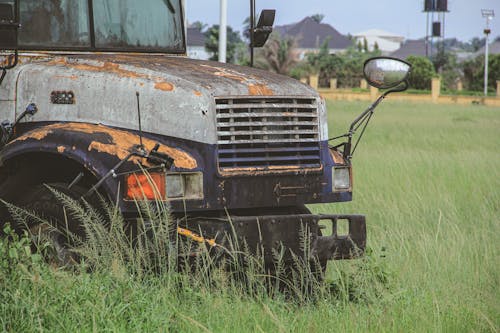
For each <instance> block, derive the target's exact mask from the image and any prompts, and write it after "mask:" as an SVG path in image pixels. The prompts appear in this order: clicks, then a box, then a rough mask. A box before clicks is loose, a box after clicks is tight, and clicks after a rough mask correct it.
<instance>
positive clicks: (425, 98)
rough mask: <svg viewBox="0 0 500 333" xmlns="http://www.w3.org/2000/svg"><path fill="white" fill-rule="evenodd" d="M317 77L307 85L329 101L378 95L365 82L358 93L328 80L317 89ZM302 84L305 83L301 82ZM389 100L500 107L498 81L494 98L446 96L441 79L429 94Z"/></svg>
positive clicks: (369, 98) (312, 78) (394, 97)
mask: <svg viewBox="0 0 500 333" xmlns="http://www.w3.org/2000/svg"><path fill="white" fill-rule="evenodd" d="M318 81H319V80H318V76H317V75H312V76H310V77H309V84H310V85H311V87H313V88H314V89H316V90H318V92H319V93H320V94H321V96H323V97H324V98H326V99H331V100H347V101H353V100H360V101H365V100H366V101H370V100H373V99H375V98H376V97H377V96H378V95H379V91H378V89H377V88H374V87H368V85H367V83H366V81H365V80H361V82H360V91H353V90H351V89H337V80H336V79H331V80H330V88H319V87H318ZM302 82H307V80H303V81H302ZM391 100H401V101H413V102H429V103H443V104H464V105H467V104H482V105H487V106H498V107H500V81H497V91H496V96H494V97H490V96H488V97H486V96H464V95H446V94H442V93H441V79H439V78H434V79H432V89H431V93H430V94H410V93H399V94H395V95H393V96H391Z"/></svg>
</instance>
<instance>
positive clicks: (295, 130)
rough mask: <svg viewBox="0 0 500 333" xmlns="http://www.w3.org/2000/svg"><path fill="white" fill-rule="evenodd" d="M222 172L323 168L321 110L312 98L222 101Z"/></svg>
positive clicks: (218, 106)
mask: <svg viewBox="0 0 500 333" xmlns="http://www.w3.org/2000/svg"><path fill="white" fill-rule="evenodd" d="M216 109H217V116H216V119H217V144H218V147H217V148H218V163H219V169H220V170H221V171H226V172H238V171H239V170H242V169H244V170H245V171H247V170H249V169H250V170H259V171H265V172H273V171H274V170H287V169H290V170H297V168H304V169H311V168H319V167H321V161H320V148H319V124H318V107H317V102H316V100H315V99H313V98H286V97H285V98H274V97H272V98H250V97H249V98H219V99H216Z"/></svg>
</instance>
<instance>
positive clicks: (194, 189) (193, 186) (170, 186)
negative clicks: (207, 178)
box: [166, 172, 203, 199]
mask: <svg viewBox="0 0 500 333" xmlns="http://www.w3.org/2000/svg"><path fill="white" fill-rule="evenodd" d="M166 183H167V191H166V192H167V199H181V198H182V199H203V174H202V173H201V172H196V173H169V174H167V177H166Z"/></svg>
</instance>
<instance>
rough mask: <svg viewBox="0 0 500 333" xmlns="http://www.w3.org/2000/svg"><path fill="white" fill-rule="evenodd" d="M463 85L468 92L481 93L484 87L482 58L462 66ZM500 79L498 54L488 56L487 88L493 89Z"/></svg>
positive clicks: (499, 58)
mask: <svg viewBox="0 0 500 333" xmlns="http://www.w3.org/2000/svg"><path fill="white" fill-rule="evenodd" d="M462 70H463V73H464V84H465V88H466V89H468V90H474V91H482V90H483V87H484V56H483V55H479V56H477V57H476V58H474V59H471V60H468V61H465V62H464V63H463V64H462ZM498 78H500V54H495V55H490V57H489V59H488V87H489V89H495V87H496V80H498Z"/></svg>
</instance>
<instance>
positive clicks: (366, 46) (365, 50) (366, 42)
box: [363, 38, 368, 52]
mask: <svg viewBox="0 0 500 333" xmlns="http://www.w3.org/2000/svg"><path fill="white" fill-rule="evenodd" d="M363 52H368V41H367V40H366V38H363Z"/></svg>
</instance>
